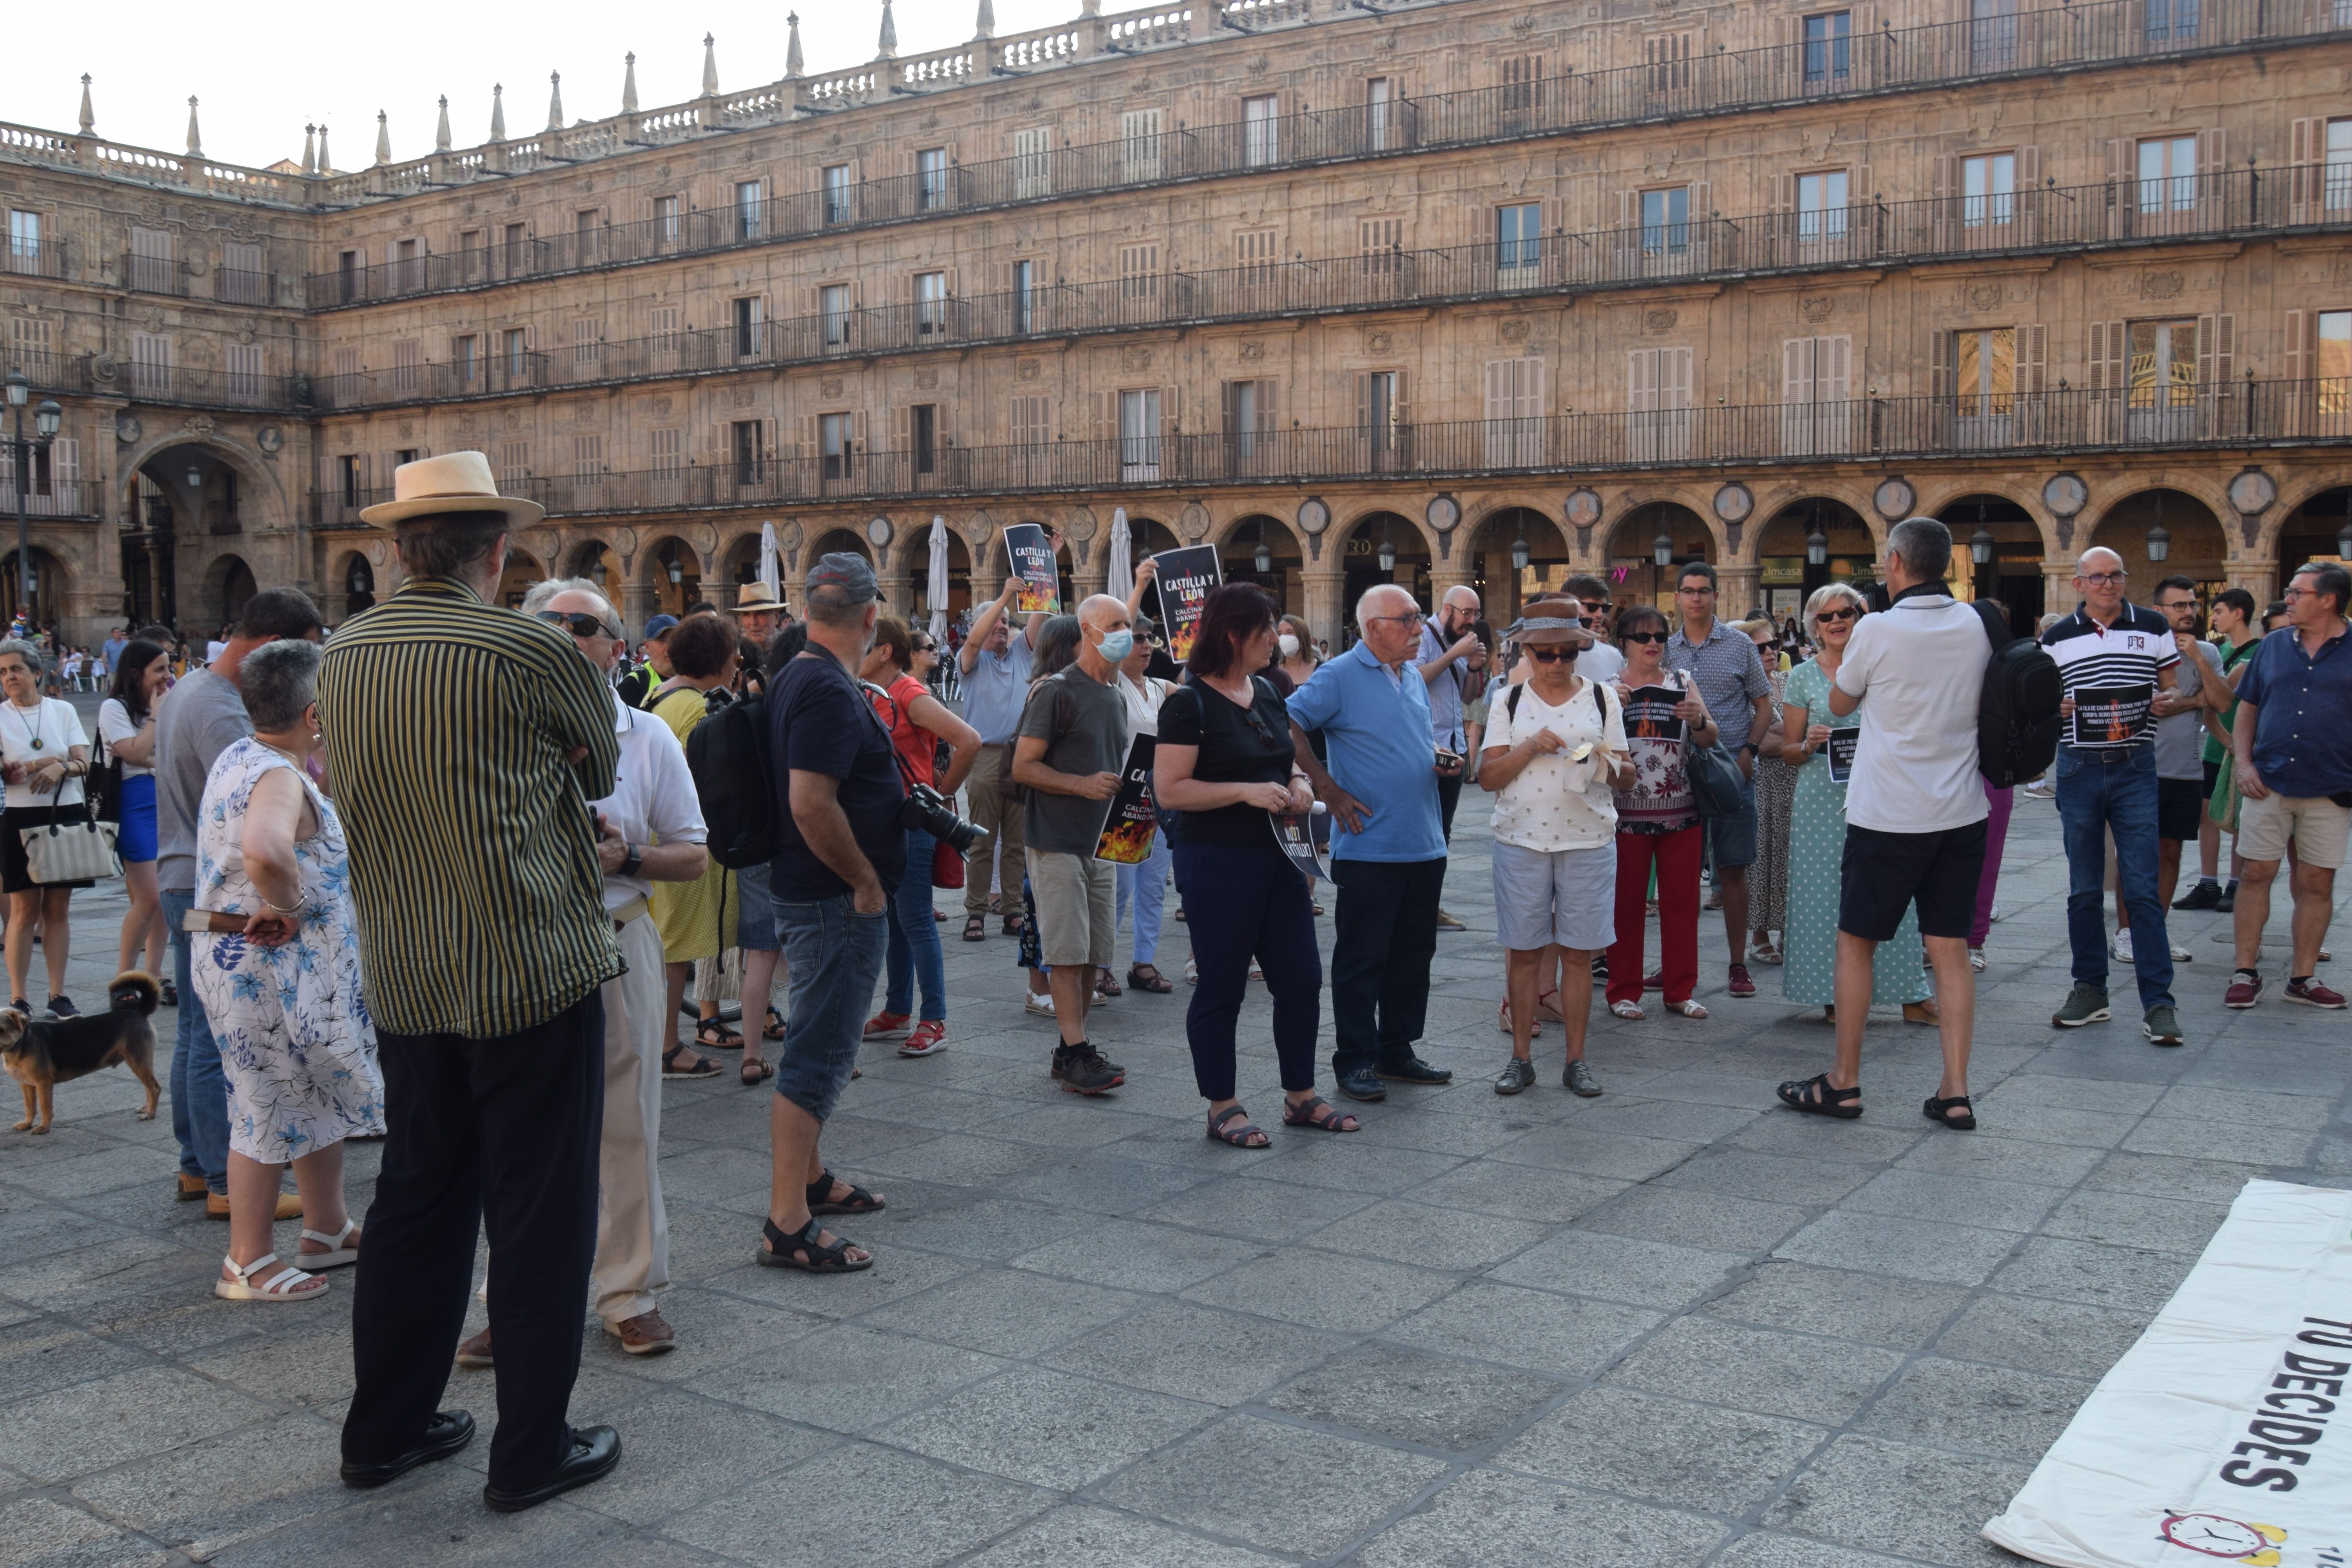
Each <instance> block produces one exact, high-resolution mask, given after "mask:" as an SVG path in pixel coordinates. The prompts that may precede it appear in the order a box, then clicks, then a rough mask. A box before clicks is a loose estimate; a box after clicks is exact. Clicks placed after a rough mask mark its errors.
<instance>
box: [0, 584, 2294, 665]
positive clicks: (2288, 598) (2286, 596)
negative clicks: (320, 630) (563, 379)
mask: <svg viewBox="0 0 2352 1568" xmlns="http://www.w3.org/2000/svg"><path fill="white" fill-rule="evenodd" d="M2319 593H2320V590H2318V589H2317V588H2289V589H2288V590H2287V591H2286V592H2285V593H2284V594H2282V595H2279V596H2280V597H2281V598H2283V599H2284V600H2286V602H2287V603H2289V604H2293V603H2294V601H2295V600H2297V599H2314V598H2317V597H2318V596H2319ZM5 673H6V672H5V670H0V674H5Z"/></svg>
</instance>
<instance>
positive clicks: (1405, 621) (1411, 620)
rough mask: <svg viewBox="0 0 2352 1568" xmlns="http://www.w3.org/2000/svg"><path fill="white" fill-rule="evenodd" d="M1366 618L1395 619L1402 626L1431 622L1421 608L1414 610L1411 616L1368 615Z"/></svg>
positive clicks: (1375, 619)
mask: <svg viewBox="0 0 2352 1568" xmlns="http://www.w3.org/2000/svg"><path fill="white" fill-rule="evenodd" d="M1364 618H1365V619H1366V620H1368V621H1394V622H1396V623H1397V625H1399V626H1427V625H1428V624H1429V617H1428V616H1424V615H1423V614H1422V613H1421V612H1420V611H1419V610H1415V611H1413V612H1412V614H1411V615H1409V616H1365V617H1364Z"/></svg>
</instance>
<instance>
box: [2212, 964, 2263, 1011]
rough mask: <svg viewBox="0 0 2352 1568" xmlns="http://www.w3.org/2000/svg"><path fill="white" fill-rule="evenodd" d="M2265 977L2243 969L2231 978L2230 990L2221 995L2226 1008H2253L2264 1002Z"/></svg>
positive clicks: (2222, 1003)
mask: <svg viewBox="0 0 2352 1568" xmlns="http://www.w3.org/2000/svg"><path fill="white" fill-rule="evenodd" d="M2262 994H2263V977H2262V976H2261V975H2259V974H2249V973H2246V972H2245V971H2244V970H2242V969H2241V970H2240V971H2238V973H2235V974H2233V975H2231V977H2230V989H2229V990H2227V991H2225V992H2223V993H2222V994H2221V1005H2222V1006H2224V1007H2251V1006H2252V1005H2254V1004H2255V1003H2256V1002H2258V1001H2260V1000H2262Z"/></svg>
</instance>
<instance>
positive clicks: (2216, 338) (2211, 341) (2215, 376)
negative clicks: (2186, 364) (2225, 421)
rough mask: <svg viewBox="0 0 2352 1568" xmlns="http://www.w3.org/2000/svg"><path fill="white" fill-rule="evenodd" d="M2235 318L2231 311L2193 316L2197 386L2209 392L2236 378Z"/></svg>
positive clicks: (2217, 389)
mask: <svg viewBox="0 0 2352 1568" xmlns="http://www.w3.org/2000/svg"><path fill="white" fill-rule="evenodd" d="M2237 365H2238V318H2237V317H2236V316H2234V315H2221V316H2200V317H2198V318H2197V387H2198V390H2199V392H2200V393H2201V394H2203V395H2206V396H2209V397H2210V396H2212V395H2215V394H2217V393H2220V392H2221V391H2223V390H2224V389H2226V388H2227V387H2229V386H2230V385H2231V383H2232V382H2234V381H2235V380H2236V371H2237Z"/></svg>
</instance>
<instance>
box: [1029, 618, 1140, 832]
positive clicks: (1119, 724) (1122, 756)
mask: <svg viewBox="0 0 2352 1568" xmlns="http://www.w3.org/2000/svg"><path fill="white" fill-rule="evenodd" d="M1020 733H1021V734H1022V735H1024V736H1034V737H1036V738H1037V739H1039V740H1042V741H1044V742H1045V759H1044V761H1045V765H1046V766H1047V767H1049V768H1052V769H1053V770H1055V772H1056V773H1124V772H1125V771H1126V769H1127V699H1126V698H1125V697H1122V696H1121V695H1119V691H1118V687H1116V686H1108V685H1105V684H1104V683H1103V682H1101V681H1099V680H1097V679H1095V678H1094V677H1093V676H1091V675H1088V674H1087V672H1086V671H1085V670H1084V669H1082V668H1079V667H1078V666H1076V665H1075V664H1074V665H1072V666H1070V668H1067V669H1065V670H1064V671H1062V673H1061V674H1059V675H1055V676H1049V677H1048V678H1046V679H1044V680H1041V681H1039V682H1037V684H1036V685H1034V686H1033V687H1031V688H1030V689H1029V702H1028V705H1027V706H1026V707H1024V709H1022V710H1021V729H1020ZM1022 793H1023V795H1024V797H1025V799H1026V802H1027V804H1026V805H1024V808H1023V810H1022V830H1023V832H1024V834H1025V835H1026V837H1027V839H1028V844H1029V847H1030V848H1032V849H1043V850H1046V851H1049V852H1053V853H1057V854H1063V855H1087V856H1091V855H1092V854H1093V853H1094V852H1095V845H1096V843H1097V840H1099V839H1100V838H1101V837H1102V827H1103V818H1104V816H1106V815H1107V814H1108V812H1109V810H1110V803H1109V802H1108V801H1107V800H1088V799H1087V798H1086V797H1085V796H1083V795H1048V794H1047V793H1046V792H1045V791H1044V790H1041V789H1026V790H1024V791H1023V792H1022Z"/></svg>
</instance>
